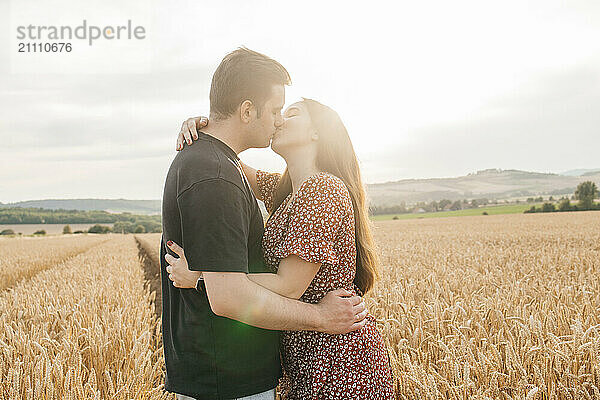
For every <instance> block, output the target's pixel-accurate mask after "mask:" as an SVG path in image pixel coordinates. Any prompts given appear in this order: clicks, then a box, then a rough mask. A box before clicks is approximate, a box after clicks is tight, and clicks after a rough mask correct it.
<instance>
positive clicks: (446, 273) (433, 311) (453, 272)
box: [368, 211, 600, 400]
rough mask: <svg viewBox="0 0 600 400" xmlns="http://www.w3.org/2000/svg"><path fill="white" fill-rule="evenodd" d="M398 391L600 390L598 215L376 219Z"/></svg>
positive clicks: (380, 290)
mask: <svg viewBox="0 0 600 400" xmlns="http://www.w3.org/2000/svg"><path fill="white" fill-rule="evenodd" d="M376 233H377V239H378V244H379V246H380V249H381V258H382V260H381V261H382V265H383V277H382V279H381V281H380V282H379V283H378V285H377V287H376V288H375V290H374V291H373V292H372V293H371V294H370V295H369V296H368V297H369V309H370V311H371V312H372V313H373V314H375V315H376V316H377V318H378V319H379V320H380V321H381V328H382V332H383V334H384V336H385V338H386V341H387V343H388V346H389V348H390V353H391V355H392V359H393V367H394V371H395V375H396V378H397V381H396V388H397V393H398V398H400V399H478V398H479V399H485V398H490V399H510V398H514V399H525V398H526V399H528V400H529V399H600V391H599V389H600V213H598V212H593V211H592V212H577V213H552V214H513V215H497V216H476V217H459V218H439V219H420V220H410V221H409V220H407V221H386V222H381V223H379V224H378V225H377V232H376Z"/></svg>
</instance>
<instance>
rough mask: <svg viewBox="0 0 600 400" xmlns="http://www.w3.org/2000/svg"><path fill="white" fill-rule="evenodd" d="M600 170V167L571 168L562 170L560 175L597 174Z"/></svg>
mask: <svg viewBox="0 0 600 400" xmlns="http://www.w3.org/2000/svg"><path fill="white" fill-rule="evenodd" d="M598 172H600V168H596V169H572V170H569V171H565V172H561V173H560V175H567V176H591V175H595V174H596V173H598Z"/></svg>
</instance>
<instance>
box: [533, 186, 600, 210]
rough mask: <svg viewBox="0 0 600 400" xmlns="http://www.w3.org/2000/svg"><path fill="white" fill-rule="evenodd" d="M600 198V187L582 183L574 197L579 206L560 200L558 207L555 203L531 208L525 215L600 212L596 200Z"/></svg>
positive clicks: (569, 201) (565, 199)
mask: <svg viewBox="0 0 600 400" xmlns="http://www.w3.org/2000/svg"><path fill="white" fill-rule="evenodd" d="M597 197H598V187H597V186H596V184H595V183H594V182H592V181H585V182H581V183H580V184H579V185H578V186H577V189H575V193H574V195H573V197H572V199H573V200H578V201H579V202H578V203H577V204H571V200H570V199H569V198H568V197H567V198H562V199H560V201H559V203H558V206H556V205H555V204H554V203H550V202H547V203H544V204H542V206H541V207H539V208H538V207H536V206H531V208H530V209H529V210H525V211H524V212H525V213H527V214H528V213H539V212H560V211H589V210H600V204H596V203H595V202H594V199H596V198H597Z"/></svg>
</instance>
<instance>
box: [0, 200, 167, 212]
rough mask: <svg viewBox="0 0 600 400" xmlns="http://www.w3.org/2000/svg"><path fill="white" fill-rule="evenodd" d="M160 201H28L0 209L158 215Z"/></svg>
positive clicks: (1, 205)
mask: <svg viewBox="0 0 600 400" xmlns="http://www.w3.org/2000/svg"><path fill="white" fill-rule="evenodd" d="M160 203H161V202H160V200H125V199H54V200H29V201H19V202H16V203H7V204H3V203H0V207H24V208H29V207H34V208H44V209H46V210H59V209H63V210H82V211H92V210H98V211H108V212H112V213H122V212H130V213H132V214H143V215H151V214H160V212H161V206H160Z"/></svg>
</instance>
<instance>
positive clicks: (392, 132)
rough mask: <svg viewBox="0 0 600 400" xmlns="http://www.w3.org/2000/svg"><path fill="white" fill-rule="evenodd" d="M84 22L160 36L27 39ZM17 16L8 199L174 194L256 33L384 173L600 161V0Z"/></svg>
mask: <svg viewBox="0 0 600 400" xmlns="http://www.w3.org/2000/svg"><path fill="white" fill-rule="evenodd" d="M84 19H86V21H87V24H88V25H90V24H91V25H97V26H100V27H104V26H115V25H125V24H127V21H128V20H131V21H132V23H133V25H134V26H138V25H139V26H143V27H144V29H145V38H144V39H142V40H125V39H121V40H112V41H109V40H98V41H96V42H95V43H94V44H93V45H91V46H89V45H88V44H87V41H85V40H71V41H69V40H66V41H67V42H71V43H72V47H73V50H72V52H70V53H61V54H58V53H56V54H51V53H50V54H40V53H35V54H33V53H18V52H17V50H18V44H19V43H20V42H39V40H34V41H31V40H18V39H17V27H18V26H28V25H30V24H33V25H43V26H49V25H57V26H65V25H68V26H71V27H73V28H75V27H77V26H79V25H81V24H82V21H83V20H84ZM0 23H1V26H2V27H3V28H2V29H3V30H2V31H1V32H0V35H2V36H0V43H1V45H2V48H1V50H2V52H1V53H0V141H1V146H0V160H2V161H1V162H2V167H1V168H0V201H2V202H13V201H20V200H30V199H44V198H128V199H159V198H161V196H162V188H163V182H164V177H165V175H166V171H167V169H168V167H169V164H170V162H171V160H172V158H173V156H174V154H175V152H174V147H175V144H174V143H175V139H176V134H177V132H178V130H179V126H180V125H181V122H182V121H183V120H184V119H185V118H187V117H189V116H195V115H202V114H204V115H206V114H207V113H208V110H209V106H208V92H209V88H210V79H211V76H212V72H213V71H214V69H215V68H216V67H217V66H218V64H219V62H220V61H221V58H222V57H223V56H224V55H225V54H226V53H227V52H229V51H231V50H233V49H235V48H236V47H238V46H241V45H245V46H247V47H249V48H252V49H254V50H257V51H260V52H263V53H265V54H267V55H269V56H271V57H273V58H275V59H277V60H278V61H280V62H281V63H282V64H283V65H284V66H286V68H287V69H288V70H289V72H290V74H291V76H292V81H293V85H292V86H291V87H289V88H287V91H286V100H287V103H288V104H290V103H291V102H293V101H295V100H297V99H299V97H300V96H305V97H311V98H314V99H317V100H319V101H321V102H323V103H325V104H327V105H329V106H331V107H332V108H334V109H335V110H336V111H338V112H339V114H340V115H341V117H342V119H343V121H344V122H345V124H346V126H347V128H348V131H349V133H350V135H351V137H352V140H353V142H354V145H355V148H356V150H357V153H358V156H359V158H360V160H361V163H362V169H363V174H364V176H365V180H366V181H367V182H369V183H372V182H384V181H390V180H398V179H404V178H428V177H449V176H460V175H465V174H467V173H469V172H474V171H477V170H480V169H485V168H502V169H513V168H514V169H523V170H529V171H540V172H561V171H565V170H569V169H576V168H600V157H599V149H600V2H598V1H587V2H586V1H568V2H566V1H550V0H542V1H535V2H533V1H523V0H518V1H506V0H504V1H495V2H491V1H481V0H476V1H451V2H449V1H390V2H381V1H371V2H364V1H361V2H352V1H340V2H333V1H329V2H325V1H322V0H321V1H306V0H303V1H294V2H291V1H227V2H225V1H211V2H207V1H180V2H176V1H159V0H152V1H138V2H131V1H130V2H124V1H121V0H102V1H99V0H93V1H85V2H82V1H77V0H69V1H65V0H58V1H46V2H43V1H39V0H35V1H34V0H18V1H17V0H12V1H6V0H3V1H0ZM45 42H49V40H45ZM50 42H53V41H50ZM59 42H60V41H59ZM242 159H243V160H244V161H246V162H248V163H249V164H250V165H253V166H255V167H259V168H260V167H262V168H265V169H272V170H282V169H283V166H284V163H283V160H281V159H280V158H279V157H277V156H276V155H274V154H273V153H272V152H271V151H270V150H268V149H266V150H250V151H247V152H245V153H242Z"/></svg>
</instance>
